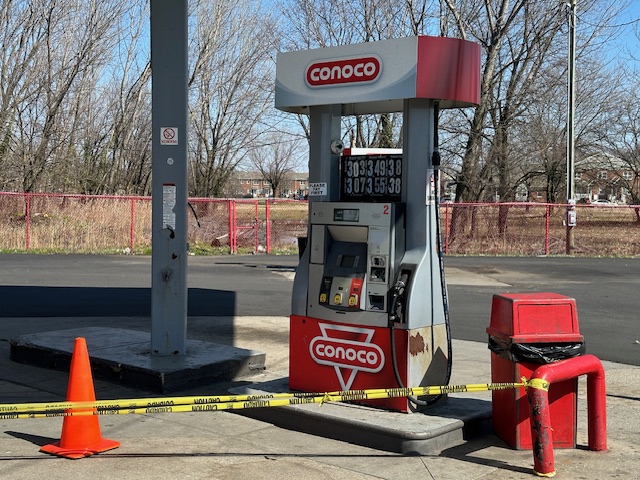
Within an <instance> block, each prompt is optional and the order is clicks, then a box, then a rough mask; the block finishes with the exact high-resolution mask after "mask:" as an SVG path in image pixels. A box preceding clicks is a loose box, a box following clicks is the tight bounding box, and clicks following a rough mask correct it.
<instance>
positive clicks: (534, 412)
mask: <svg viewBox="0 0 640 480" xmlns="http://www.w3.org/2000/svg"><path fill="white" fill-rule="evenodd" d="M584 374H586V375H587V410H588V413H587V415H588V429H589V432H588V435H589V440H588V443H589V445H588V446H589V450H595V451H604V450H606V449H607V398H606V389H605V380H604V369H603V368H602V363H600V360H598V358H597V357H594V356H593V355H584V356H582V357H574V358H570V359H568V360H562V361H560V362H556V363H551V364H548V365H542V366H540V367H538V368H537V369H536V370H535V371H534V372H533V374H532V376H531V380H530V381H529V382H530V385H529V387H528V389H527V396H528V397H529V411H530V422H531V439H532V442H533V463H534V472H535V473H536V474H537V475H539V476H545V477H552V476H554V475H555V473H556V471H555V465H554V458H553V429H552V427H551V417H550V414H549V385H550V384H552V383H555V382H561V381H564V380H570V379H572V378H576V377H579V376H580V375H584Z"/></svg>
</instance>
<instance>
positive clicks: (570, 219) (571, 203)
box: [565, 0, 577, 255]
mask: <svg viewBox="0 0 640 480" xmlns="http://www.w3.org/2000/svg"><path fill="white" fill-rule="evenodd" d="M576 1H577V0H571V4H570V8H571V11H570V13H569V75H568V77H569V78H568V86H567V98H568V102H567V211H566V215H565V219H566V226H567V236H566V254H567V255H572V254H573V252H574V249H575V241H574V236H573V228H574V226H575V201H576V200H575V188H574V187H575V174H574V171H575V164H574V153H575V143H574V135H575V133H574V123H575V119H574V115H575V110H576V100H575V93H576V88H575V71H576ZM572 210H573V211H574V212H573V213H574V215H571V214H570V213H571V211H572Z"/></svg>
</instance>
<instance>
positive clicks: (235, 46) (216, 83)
mask: <svg viewBox="0 0 640 480" xmlns="http://www.w3.org/2000/svg"><path fill="white" fill-rule="evenodd" d="M259 7H260V4H259V2H256V1H252V0H240V1H237V2H210V1H206V0H200V1H196V2H194V5H193V7H192V8H193V12H192V18H193V21H192V23H193V24H194V33H193V36H192V43H191V57H192V64H193V70H192V73H191V78H190V80H189V86H190V96H191V127H192V129H191V139H190V150H191V160H190V165H191V169H190V175H191V182H190V185H191V186H190V190H191V193H192V194H194V195H196V196H219V195H221V194H222V193H223V190H224V186H225V184H226V182H227V181H228V180H229V178H230V176H231V174H232V173H233V170H234V169H235V168H236V167H237V166H238V164H239V163H240V162H241V161H242V160H243V158H244V157H245V156H246V155H247V153H248V152H249V151H250V150H251V149H253V148H255V146H256V144H257V143H258V137H259V136H260V134H261V133H262V131H264V130H267V127H266V126H263V125H261V124H260V122H261V121H262V120H263V119H264V117H263V116H264V114H265V112H266V111H267V109H268V108H271V106H272V85H273V72H274V62H273V54H274V53H275V49H276V46H277V30H276V24H275V22H274V21H273V20H272V19H271V18H270V17H269V15H267V13H266V12H264V11H261V10H260V8H259Z"/></svg>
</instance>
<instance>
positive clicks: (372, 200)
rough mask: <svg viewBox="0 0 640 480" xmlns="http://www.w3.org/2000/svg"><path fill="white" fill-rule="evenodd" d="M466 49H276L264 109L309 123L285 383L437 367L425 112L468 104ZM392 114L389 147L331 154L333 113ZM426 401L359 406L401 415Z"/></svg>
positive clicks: (348, 381)
mask: <svg viewBox="0 0 640 480" xmlns="http://www.w3.org/2000/svg"><path fill="white" fill-rule="evenodd" d="M479 91H480V48H479V46H478V45H477V44H474V43H471V42H467V41H464V40H459V39H449V38H442V37H412V38H405V39H394V40H386V41H381V42H371V43H365V44H359V45H350V46H340V47H330V48H324V49H316V50H306V51H299V52H288V53H280V54H279V55H278V63H277V72H276V107H277V108H279V109H281V110H284V111H289V112H296V113H305V114H308V115H309V118H310V153H309V226H308V242H307V248H306V250H305V252H304V254H303V255H302V257H301V259H300V263H299V266H298V268H297V270H296V276H295V279H294V285H293V298H292V314H291V318H290V359H289V363H290V367H289V386H290V388H291V389H294V390H303V391H335V390H351V389H368V388H393V387H398V386H410V387H415V386H424V385H441V384H445V383H448V374H449V372H450V368H449V367H450V362H451V354H450V348H449V346H450V335H449V332H448V324H447V318H446V317H447V315H446V286H445V284H444V277H443V271H442V263H441V256H440V252H439V249H438V246H437V243H438V218H437V205H436V192H435V188H434V181H433V179H434V166H436V167H437V165H438V164H439V161H438V156H437V139H436V137H437V135H435V134H434V133H435V132H436V128H437V112H438V108H453V107H466V106H471V105H475V104H477V103H478V102H479ZM395 111H402V112H403V149H402V151H401V153H398V152H376V151H367V152H366V153H360V152H358V151H356V150H355V149H354V150H352V151H350V152H348V153H349V154H348V155H344V154H343V153H344V152H343V145H342V142H341V132H340V123H341V118H342V116H343V115H352V114H365V113H387V112H395ZM430 400H432V399H413V398H412V399H408V398H393V399H388V400H373V401H370V403H371V404H373V405H377V406H380V407H384V408H389V409H393V410H398V411H403V412H409V411H413V410H415V409H418V408H419V407H421V406H422V405H424V404H426V403H429V401H430Z"/></svg>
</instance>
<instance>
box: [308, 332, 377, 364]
mask: <svg viewBox="0 0 640 480" xmlns="http://www.w3.org/2000/svg"><path fill="white" fill-rule="evenodd" d="M309 350H310V351H311V357H312V358H313V359H314V360H315V361H316V363H320V364H321V365H331V366H334V367H344V368H355V369H357V370H361V371H363V372H371V373H376V372H379V371H380V370H381V369H382V366H383V365H384V361H383V360H384V353H383V352H382V349H381V348H380V347H379V346H378V345H374V344H368V343H362V342H354V341H350V340H337V339H336V340H331V339H328V338H323V337H315V338H314V339H313V340H312V341H311V345H310V346H309Z"/></svg>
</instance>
